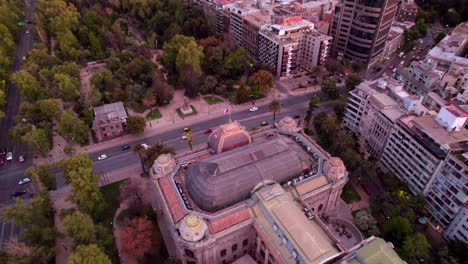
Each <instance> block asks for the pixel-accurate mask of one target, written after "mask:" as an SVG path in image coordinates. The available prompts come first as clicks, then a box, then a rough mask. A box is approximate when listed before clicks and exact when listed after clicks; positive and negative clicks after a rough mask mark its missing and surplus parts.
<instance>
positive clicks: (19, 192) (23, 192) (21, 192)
mask: <svg viewBox="0 0 468 264" xmlns="http://www.w3.org/2000/svg"><path fill="white" fill-rule="evenodd" d="M23 194H26V190H19V191H16V192H13V193H11V197H18V196H21V195H23Z"/></svg>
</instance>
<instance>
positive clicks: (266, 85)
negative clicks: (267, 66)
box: [249, 70, 274, 94]
mask: <svg viewBox="0 0 468 264" xmlns="http://www.w3.org/2000/svg"><path fill="white" fill-rule="evenodd" d="M249 83H250V85H251V86H255V87H257V88H258V89H259V91H260V93H262V94H264V93H265V92H267V91H268V90H269V89H270V88H272V87H273V86H274V81H273V75H272V74H271V72H269V71H266V70H259V71H258V72H256V73H254V74H253V75H252V76H250V78H249Z"/></svg>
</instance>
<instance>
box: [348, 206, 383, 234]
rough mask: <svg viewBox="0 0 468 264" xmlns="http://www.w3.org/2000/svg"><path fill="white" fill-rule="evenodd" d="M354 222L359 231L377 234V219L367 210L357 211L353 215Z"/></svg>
mask: <svg viewBox="0 0 468 264" xmlns="http://www.w3.org/2000/svg"><path fill="white" fill-rule="evenodd" d="M354 223H355V224H356V226H357V227H358V228H359V229H360V230H361V231H365V232H370V233H372V235H377V234H378V231H379V229H378V228H377V220H375V218H374V217H373V216H372V215H371V213H370V212H369V211H368V210H360V211H359V212H357V213H356V215H355V216H354Z"/></svg>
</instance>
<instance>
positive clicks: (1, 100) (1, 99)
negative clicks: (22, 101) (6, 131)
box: [0, 90, 5, 119]
mask: <svg viewBox="0 0 468 264" xmlns="http://www.w3.org/2000/svg"><path fill="white" fill-rule="evenodd" d="M4 107H5V92H4V91H3V90H0V119H2V118H4V117H5V112H3V108H4Z"/></svg>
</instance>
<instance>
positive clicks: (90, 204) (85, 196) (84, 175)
mask: <svg viewBox="0 0 468 264" xmlns="http://www.w3.org/2000/svg"><path fill="white" fill-rule="evenodd" d="M69 174H70V179H71V189H72V193H71V194H70V196H69V197H68V199H70V200H71V201H73V202H74V203H76V205H77V206H78V208H79V209H80V210H81V211H82V212H84V213H87V214H90V215H94V216H95V215H97V214H98V213H99V212H100V210H101V209H102V208H103V204H104V199H103V197H102V193H101V192H100V191H99V185H98V181H99V176H98V175H97V174H96V172H94V171H93V169H91V168H78V169H77V170H73V171H70V172H69Z"/></svg>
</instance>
